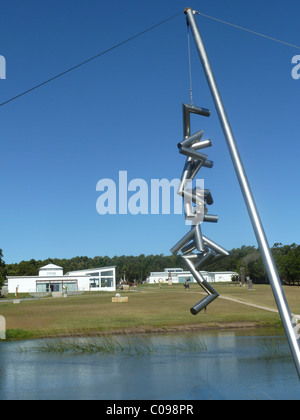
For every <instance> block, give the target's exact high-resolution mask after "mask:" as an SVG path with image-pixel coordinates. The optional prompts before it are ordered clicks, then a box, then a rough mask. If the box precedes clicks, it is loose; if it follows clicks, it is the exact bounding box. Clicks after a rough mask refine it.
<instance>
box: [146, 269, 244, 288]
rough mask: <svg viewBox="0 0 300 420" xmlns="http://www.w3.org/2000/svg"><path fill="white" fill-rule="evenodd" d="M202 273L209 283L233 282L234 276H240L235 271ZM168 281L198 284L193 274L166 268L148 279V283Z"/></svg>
mask: <svg viewBox="0 0 300 420" xmlns="http://www.w3.org/2000/svg"><path fill="white" fill-rule="evenodd" d="M200 273H201V274H202V276H203V277H204V279H205V280H206V281H207V282H209V283H217V282H221V283H223V282H224V283H225V282H231V281H232V276H239V274H238V273H236V272H234V271H218V272H209V271H200ZM168 280H172V283H185V282H186V281H187V280H189V281H190V282H191V283H196V280H195V279H194V277H193V276H192V274H191V273H190V272H189V271H184V270H183V269H182V268H165V270H164V271H161V272H152V273H150V276H149V277H148V278H147V283H149V284H153V283H166V282H168Z"/></svg>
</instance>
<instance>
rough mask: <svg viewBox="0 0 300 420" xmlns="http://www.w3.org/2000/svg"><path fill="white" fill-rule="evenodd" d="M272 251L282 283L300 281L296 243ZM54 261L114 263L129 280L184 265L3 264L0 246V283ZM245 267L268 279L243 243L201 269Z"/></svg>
mask: <svg viewBox="0 0 300 420" xmlns="http://www.w3.org/2000/svg"><path fill="white" fill-rule="evenodd" d="M272 254H273V257H274V260H275V263H276V266H277V269H278V272H279V276H280V278H281V279H282V282H283V283H285V284H292V285H300V245H296V244H292V245H282V244H281V243H276V244H275V245H274V246H273V247H272ZM51 263H52V264H56V265H58V266H60V267H62V268H63V269H64V273H67V272H68V271H76V270H85V269H89V268H96V267H109V266H116V276H117V282H119V281H120V280H121V279H123V278H124V277H125V279H126V280H127V281H128V282H130V283H132V282H138V283H140V282H141V281H144V280H146V278H147V277H148V276H149V274H150V272H152V271H163V270H164V269H165V268H175V267H178V268H183V269H186V266H185V264H184V262H183V260H182V258H181V257H180V256H178V255H171V256H165V255H163V254H160V255H144V254H141V255H139V256H125V255H122V256H115V257H112V258H110V257H107V256H104V257H94V258H90V257H74V258H70V259H59V258H54V259H50V258H48V259H46V260H34V259H31V260H30V261H21V262H20V263H14V264H5V262H4V257H3V252H2V250H0V284H1V283H2V284H3V282H4V280H5V278H6V276H36V275H37V274H38V271H39V268H40V267H43V266H45V265H47V264H51ZM242 267H244V268H245V272H246V275H247V276H250V278H251V279H252V280H253V282H254V283H268V278H267V275H266V272H265V269H264V265H263V261H262V258H261V256H260V252H259V250H258V249H257V248H255V247H254V246H245V245H243V246H242V247H241V248H235V249H232V250H231V256H230V257H227V258H224V259H222V260H220V261H218V262H216V263H213V264H210V265H209V266H205V265H203V267H201V270H207V271H235V272H237V273H238V274H239V273H240V270H241V268H242Z"/></svg>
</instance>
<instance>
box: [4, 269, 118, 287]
mask: <svg viewBox="0 0 300 420" xmlns="http://www.w3.org/2000/svg"><path fill="white" fill-rule="evenodd" d="M7 282H8V293H15V292H16V290H18V293H52V292H63V291H66V292H77V291H108V292H113V291H115V290H116V268H115V267H100V268H93V269H88V270H78V271H70V272H68V273H66V274H63V268H62V267H59V266H57V265H54V264H48V265H46V266H44V267H41V268H40V269H39V275H38V276H9V277H7Z"/></svg>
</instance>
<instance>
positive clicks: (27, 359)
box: [0, 332, 300, 400]
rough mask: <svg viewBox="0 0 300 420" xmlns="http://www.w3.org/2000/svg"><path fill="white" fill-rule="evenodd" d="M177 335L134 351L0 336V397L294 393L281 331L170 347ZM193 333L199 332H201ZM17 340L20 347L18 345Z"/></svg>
mask: <svg viewBox="0 0 300 420" xmlns="http://www.w3.org/2000/svg"><path fill="white" fill-rule="evenodd" d="M180 339H185V338H184V337H180V336H179V335H156V336H153V337H151V342H152V343H153V345H154V347H155V349H156V351H152V352H149V353H147V354H142V355H140V356H132V355H128V354H122V353H118V352H116V353H114V354H101V353H93V354H80V355H79V354H73V353H71V352H69V353H63V354H57V353H41V352H37V351H34V349H35V347H36V345H37V343H36V342H35V341H27V342H22V343H21V344H20V343H14V342H0V360H1V364H0V399H1V400H20V399H23V400H54V399H57V400H59V399H63V400H95V399H96V400H123V399H125V400H126V399H128V400H132V399H136V400H141V399H144V400H151V399H154V400H155V399H166V400H168V399H169V400H185V399H186V400H191V399H199V400H230V399H234V400H239V399H243V400H244V399H249V400H253V399H258V400H260V399H261V400H265V399H274V400H276V399H277V400H278V399H281V400H282V399H286V400H292V399H296V400H298V399H299V397H300V383H299V380H298V376H297V373H296V370H295V368H294V364H293V361H292V359H291V357H290V354H289V349H288V345H287V342H286V340H285V338H284V337H259V336H250V335H249V333H248V334H247V335H244V334H241V333H238V334H237V333H234V332H218V333H206V334H205V335H204V334H203V333H202V334H201V336H200V340H201V342H203V344H204V345H203V346H202V349H200V350H198V351H171V349H172V346H173V348H174V346H175V345H177V344H178V341H180ZM197 339H199V334H198V337H197ZM20 346H21V348H22V350H23V351H20Z"/></svg>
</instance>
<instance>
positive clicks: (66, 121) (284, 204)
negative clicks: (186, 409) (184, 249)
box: [0, 0, 300, 263]
mask: <svg viewBox="0 0 300 420" xmlns="http://www.w3.org/2000/svg"><path fill="white" fill-rule="evenodd" d="M187 6H190V7H192V8H194V9H196V10H198V11H200V12H202V13H205V14H207V15H210V16H214V17H216V18H219V19H222V20H225V21H229V22H232V23H234V24H236V25H240V26H244V27H246V28H249V29H252V30H254V31H257V32H261V33H264V34H266V35H269V36H271V37H275V38H279V39H281V40H284V41H286V42H289V43H291V44H296V45H300V37H299V14H300V4H299V2H298V1H296V0H293V1H291V0H285V1H283V0H272V1H270V0H263V1H262V0H259V1H258V0H251V1H250V0H243V1H240V0H228V1H226V2H225V1H224V0H214V1H211V2H202V1H197V0H193V1H191V2H187V1H182V0H163V1H161V0H151V1H149V2H141V1H136V0H130V1H124V0H111V1H109V2H104V1H102V0H89V1H86V0H72V1H71V0H69V1H67V0H43V1H41V0H27V1H26V2H24V1H22V0H12V1H10V2H8V1H6V2H2V4H1V14H0V39H1V43H0V55H3V56H5V58H6V62H7V79H6V80H0V102H3V101H5V100H7V99H9V98H11V97H13V96H15V95H17V94H19V93H20V92H22V91H24V90H26V89H29V88H31V87H32V86H34V85H36V84H38V83H41V82H43V81H44V80H46V79H48V78H50V77H52V76H54V75H56V74H57V73H60V72H63V71H64V70H66V69H68V68H69V67H72V66H74V65H76V64H78V63H79V62H81V61H83V60H85V59H88V58H89V57H91V56H94V55H96V54H97V53H99V52H101V51H103V50H105V49H107V48H110V47H111V46H113V45H114V44H117V43H119V42H122V41H124V40H125V39H127V38H129V37H130V36H132V35H134V34H136V33H138V32H140V31H143V30H144V29H146V28H148V27H150V26H152V25H154V24H156V23H158V22H160V21H162V20H163V19H165V18H168V17H170V16H172V15H174V14H176V13H179V12H180V11H182V15H181V16H178V17H176V18H175V19H174V20H172V21H170V22H168V23H167V24H165V25H163V26H161V27H159V28H157V29H155V30H153V31H151V32H148V33H146V34H145V35H143V36H142V37H140V38H138V39H135V40H134V41H132V42H130V43H128V44H126V45H124V46H122V47H120V48H118V49H116V50H114V51H112V52H111V53H109V54H106V55H104V56H103V57H100V58H99V59H97V60H95V61H93V62H91V63H89V64H87V65H85V66H83V67H81V68H79V69H77V70H75V71H73V72H71V73H69V74H67V75H66V76H64V77H61V78H60V79H57V80H55V81H53V82H51V83H49V84H47V85H45V86H43V87H41V88H40V89H38V90H36V91H34V92H32V93H30V94H28V95H25V96H23V97H22V98H20V99H18V100H16V101H14V102H11V103H9V104H7V105H5V106H3V107H0V121H1V126H0V133H1V136H0V144H1V154H0V180H1V207H0V238H1V240H0V248H2V249H3V252H4V258H5V261H6V262H7V263H12V262H19V261H21V260H29V259H31V258H34V259H46V258H48V257H50V258H71V257H75V256H82V255H87V256H89V257H94V256H97V255H101V256H104V255H108V256H111V257H112V256H114V255H123V254H124V255H139V254H142V253H144V254H160V253H163V254H165V255H169V253H170V251H169V250H170V248H171V247H172V246H173V245H174V244H175V243H176V242H177V241H178V240H179V239H180V238H181V237H182V236H183V235H184V234H185V233H186V231H187V229H188V228H187V226H185V222H184V217H183V216H180V215H177V216H175V215H139V216H131V215H115V216H113V215H107V216H100V215H99V214H98V213H97V212H96V200H97V198H98V197H99V192H97V191H96V184H97V182H98V180H100V179H102V178H111V179H116V180H117V178H118V173H119V171H121V170H127V171H128V177H129V180H130V179H133V178H142V179H145V180H146V181H148V182H150V180H151V179H152V178H167V179H170V180H171V179H173V178H178V177H180V176H181V172H182V167H183V164H184V158H183V156H181V155H179V154H178V150H177V146H176V145H177V142H178V141H179V140H181V138H182V116H181V104H182V102H188V101H189V74H188V55H187V31H186V23H185V17H184V14H183V10H184V8H185V7H187ZM197 21H198V24H199V27H200V30H201V33H202V36H203V39H204V42H205V44H206V48H207V52H208V56H209V58H210V60H211V64H212V67H213V69H214V73H215V77H216V80H217V83H218V85H219V88H220V91H221V94H222V97H223V100H224V103H225V106H226V109H227V113H228V116H229V119H230V122H231V125H232V128H233V132H234V134H235V137H236V141H237V144H238V147H239V149H240V153H241V156H242V159H243V162H244V165H245V168H246V172H247V175H248V178H249V181H250V185H251V187H252V190H253V193H254V197H255V199H256V202H257V206H258V209H259V212H260V214H261V218H262V221H263V224H264V227H265V230H266V234H267V237H268V240H269V242H270V245H273V244H274V243H275V242H282V243H284V244H290V243H293V242H295V243H299V236H300V227H299V221H298V214H299V206H300V198H299V192H298V187H299V156H300V154H299V144H300V142H299V140H300V128H299V126H300V124H299V98H300V95H299V92H300V80H298V81H297V80H294V79H293V78H292V77H291V70H292V67H293V66H292V64H291V60H292V57H293V56H294V55H297V54H300V51H299V50H297V49H295V48H292V47H288V46H285V45H282V44H278V43H275V42H272V41H270V40H267V39H263V38H260V37H258V36H255V35H253V34H250V33H246V32H243V31H240V30H237V29H233V28H232V27H229V26H226V25H223V24H221V23H218V22H215V21H212V20H209V19H207V18H204V17H201V16H198V17H197ZM192 67H193V87H194V102H195V104H196V105H199V106H203V107H208V108H210V109H212V111H213V116H212V117H211V119H209V120H206V119H201V118H199V119H193V120H192V124H193V126H192V129H193V131H198V130H200V129H201V128H202V129H204V131H205V136H207V137H209V138H211V139H212V141H213V148H211V149H209V150H208V151H207V152H208V154H209V158H210V159H211V160H213V161H214V163H215V166H214V169H212V170H203V171H202V172H199V177H203V178H205V179H206V187H207V188H209V189H210V190H211V192H212V195H213V197H214V201H215V202H214V205H213V206H212V207H211V209H210V212H211V213H213V214H218V215H219V223H218V224H216V225H209V224H205V225H204V226H203V233H204V234H205V235H206V236H208V237H210V238H211V239H213V240H214V241H216V242H217V243H219V244H220V245H222V246H224V247H225V248H227V249H232V248H236V247H240V246H241V245H243V244H246V245H255V246H256V239H255V237H254V234H253V231H252V227H251V224H250V221H249V218H248V214H247V212H246V209H245V205H244V201H243V199H242V195H241V192H240V189H239V186H238V182H237V179H236V177H235V173H234V170H233V166H232V163H231V160H230V157H229V153H228V151H227V148H226V144H225V139H224V136H223V133H222V131H221V128H220V124H219V121H218V119H217V117H216V115H215V110H214V105H213V103H212V100H211V97H210V94H209V91H208V88H207V85H206V82H205V79H204V76H203V73H202V69H201V67H200V63H199V59H198V57H197V55H196V52H195V48H194V45H193V46H192Z"/></svg>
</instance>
